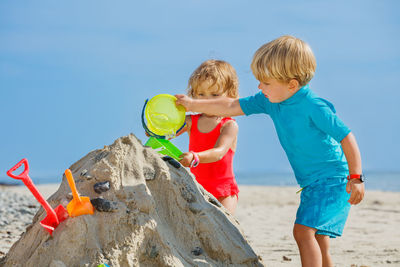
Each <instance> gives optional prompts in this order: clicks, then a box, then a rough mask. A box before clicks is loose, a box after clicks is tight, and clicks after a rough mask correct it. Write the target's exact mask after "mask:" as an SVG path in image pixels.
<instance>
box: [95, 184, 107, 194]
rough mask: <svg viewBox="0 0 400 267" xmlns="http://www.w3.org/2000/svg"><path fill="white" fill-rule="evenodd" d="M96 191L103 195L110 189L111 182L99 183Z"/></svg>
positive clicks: (96, 185)
mask: <svg viewBox="0 0 400 267" xmlns="http://www.w3.org/2000/svg"><path fill="white" fill-rule="evenodd" d="M93 189H94V191H95V192H96V193H97V194H101V193H103V192H106V191H108V190H109V189H110V182H109V181H105V182H99V183H95V184H94V186H93Z"/></svg>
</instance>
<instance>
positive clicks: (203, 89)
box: [193, 81, 226, 99]
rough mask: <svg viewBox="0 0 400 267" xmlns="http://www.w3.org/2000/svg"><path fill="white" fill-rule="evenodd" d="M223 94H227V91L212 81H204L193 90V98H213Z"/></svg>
mask: <svg viewBox="0 0 400 267" xmlns="http://www.w3.org/2000/svg"><path fill="white" fill-rule="evenodd" d="M221 96H226V93H224V92H223V90H222V89H221V88H218V86H217V85H216V84H214V85H212V83H211V82H210V81H204V82H202V83H201V84H200V85H199V86H198V87H197V88H196V90H194V92H193V98H197V99H212V98H218V97H221Z"/></svg>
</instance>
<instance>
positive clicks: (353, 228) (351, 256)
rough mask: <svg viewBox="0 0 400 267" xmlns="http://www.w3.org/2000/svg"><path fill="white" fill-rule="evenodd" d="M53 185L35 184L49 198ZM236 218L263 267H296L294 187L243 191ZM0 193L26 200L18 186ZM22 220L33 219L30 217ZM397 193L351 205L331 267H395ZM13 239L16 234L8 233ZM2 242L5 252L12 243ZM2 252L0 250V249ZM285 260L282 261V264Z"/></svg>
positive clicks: (399, 243) (398, 258)
mask: <svg viewBox="0 0 400 267" xmlns="http://www.w3.org/2000/svg"><path fill="white" fill-rule="evenodd" d="M58 187H59V185H58V184H49V185H40V186H39V190H40V191H41V192H42V193H43V195H45V197H49V196H50V195H51V194H52V193H53V192H55V191H56V190H57V188H58ZM239 188H240V190H241V192H240V199H239V205H238V209H237V213H236V215H235V217H236V218H237V220H238V221H239V223H240V225H241V226H242V228H243V231H244V233H245V236H246V237H247V239H248V240H249V242H250V245H251V246H252V248H253V249H254V250H255V252H256V253H257V254H258V255H260V256H261V257H262V258H263V261H264V264H265V265H266V266H278V267H279V266H300V258H299V254H298V251H297V246H296V243H295V241H294V239H293V237H292V234H291V231H292V226H293V221H294V217H295V212H296V209H297V203H298V197H299V196H298V195H297V194H296V193H295V192H296V190H297V188H294V187H269V186H244V185H239ZM1 191H8V192H16V193H17V194H20V195H30V193H29V191H28V190H27V189H26V188H25V187H23V186H13V187H0V192H1ZM21 216H24V217H28V218H30V220H31V219H32V215H30V214H22V215H21ZM399 227H400V193H399V192H380V191H367V194H366V197H365V199H364V201H363V202H362V203H361V204H360V205H358V206H353V207H352V209H351V212H350V215H349V219H348V221H347V224H346V227H345V230H344V234H343V236H342V237H340V238H337V239H332V240H331V252H332V257H333V260H334V262H335V266H353V267H355V266H358V267H360V266H370V267H373V266H400V231H399ZM11 231H12V232H11V235H12V236H13V237H15V238H14V240H16V239H17V237H19V235H20V234H21V230H17V229H15V230H11ZM7 240H8V239H5V238H1V241H0V248H3V249H2V250H3V253H4V252H6V250H7V248H9V247H10V246H11V245H12V244H10V243H8V242H7ZM0 251H1V249H0ZM284 258H285V259H284Z"/></svg>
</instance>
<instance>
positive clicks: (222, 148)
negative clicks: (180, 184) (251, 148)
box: [180, 121, 239, 167]
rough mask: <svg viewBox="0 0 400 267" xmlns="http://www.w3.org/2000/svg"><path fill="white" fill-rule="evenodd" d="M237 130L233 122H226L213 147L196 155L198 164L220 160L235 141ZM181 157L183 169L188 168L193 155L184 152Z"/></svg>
mask: <svg viewBox="0 0 400 267" xmlns="http://www.w3.org/2000/svg"><path fill="white" fill-rule="evenodd" d="M238 130H239V127H238V125H237V123H236V122H235V121H228V122H226V123H225V124H224V125H223V126H222V128H221V134H220V136H219V138H218V140H217V142H216V143H215V146H214V147H213V148H211V149H208V150H204V151H201V152H198V153H197V155H198V156H199V160H200V163H211V162H215V161H218V160H220V159H222V158H223V157H224V156H225V154H226V153H227V152H228V150H229V148H231V147H232V145H233V144H234V142H235V141H236V138H237V133H238ZM182 157H183V158H182V160H180V163H182V165H183V166H185V167H189V166H190V163H191V162H192V161H193V154H192V153H191V152H186V153H183V154H182Z"/></svg>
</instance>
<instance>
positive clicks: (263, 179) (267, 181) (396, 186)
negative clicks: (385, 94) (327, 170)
mask: <svg viewBox="0 0 400 267" xmlns="http://www.w3.org/2000/svg"><path fill="white" fill-rule="evenodd" d="M235 176H236V181H237V183H238V185H239V187H240V185H255V186H257V185H259V186H293V187H298V184H297V183H296V179H295V177H294V174H293V173H285V172H281V173H280V172H254V173H251V172H236V173H235ZM365 176H366V182H365V187H366V190H379V191H391V192H400V172H396V171H394V172H377V171H371V172H366V173H365ZM32 181H33V182H34V183H35V184H37V185H39V184H57V183H61V181H62V176H60V175H49V176H46V177H35V178H32ZM22 184H23V183H22V181H16V180H13V179H11V178H9V177H4V176H2V177H0V185H7V186H11V185H22Z"/></svg>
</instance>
